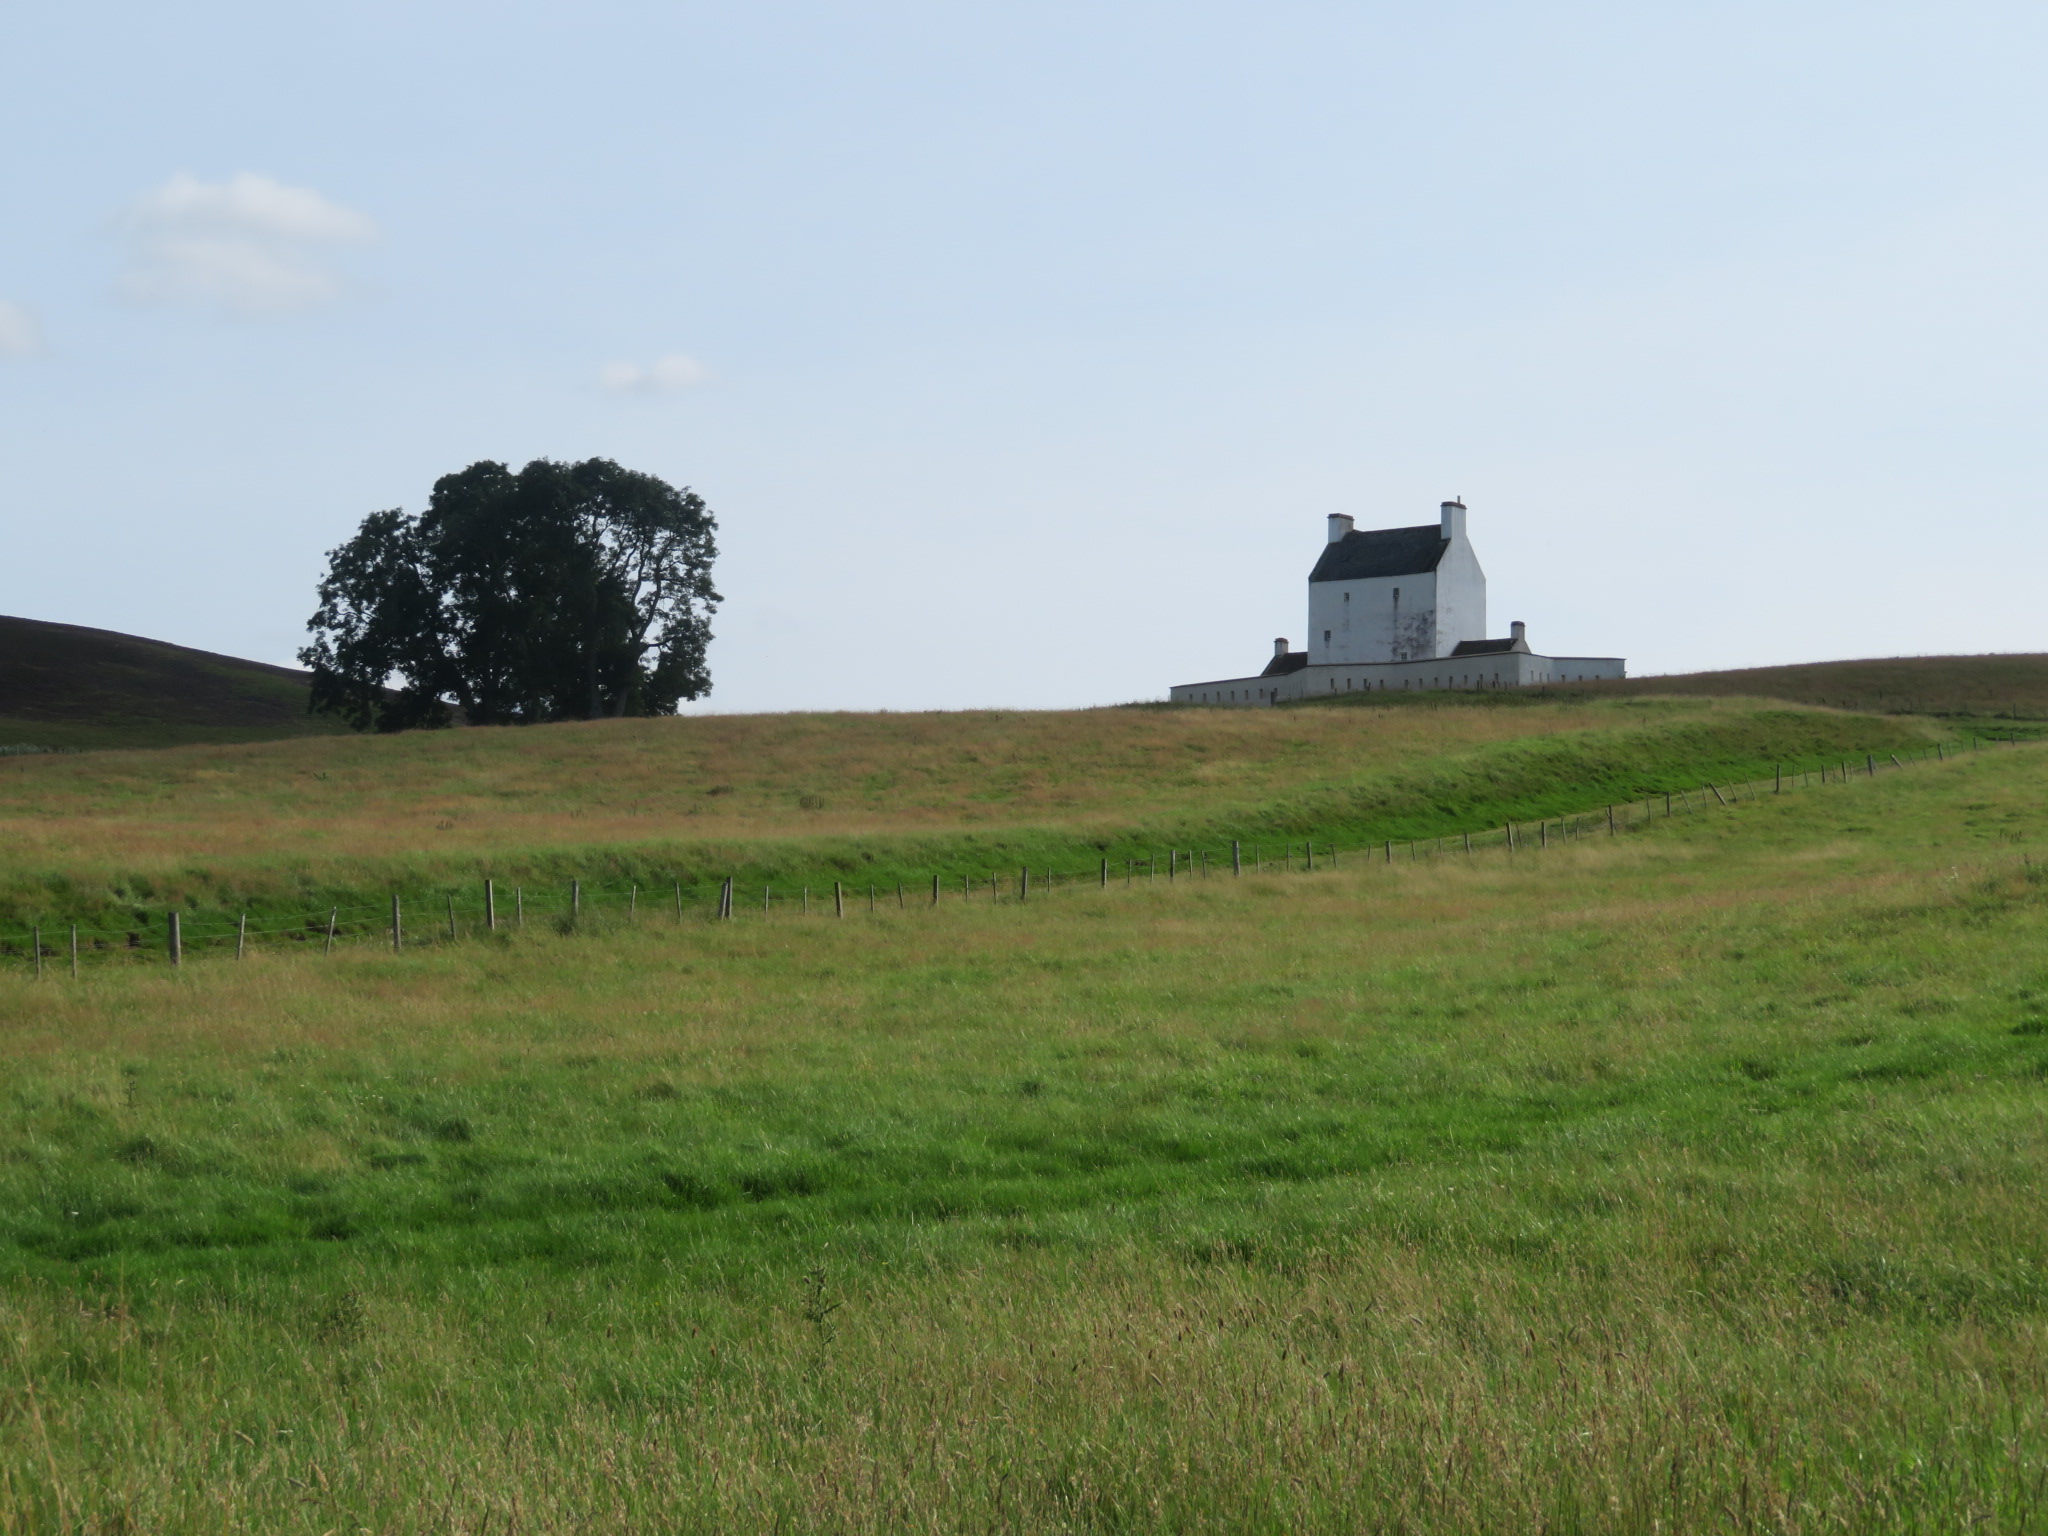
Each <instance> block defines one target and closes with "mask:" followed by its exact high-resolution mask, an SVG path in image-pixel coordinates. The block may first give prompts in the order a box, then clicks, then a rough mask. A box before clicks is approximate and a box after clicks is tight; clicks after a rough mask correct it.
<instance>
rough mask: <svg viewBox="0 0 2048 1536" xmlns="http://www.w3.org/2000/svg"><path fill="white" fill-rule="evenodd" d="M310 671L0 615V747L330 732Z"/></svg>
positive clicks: (335, 727) (156, 743)
mask: <svg viewBox="0 0 2048 1536" xmlns="http://www.w3.org/2000/svg"><path fill="white" fill-rule="evenodd" d="M308 676H309V674H307V673H304V672H295V671H293V670H291V669H290V668H288V667H273V666H267V665H265V664H264V663H262V662H257V661H243V660H240V659H239V658H237V657H233V656H216V655H214V654H213V653H212V652H211V651H195V650H190V649H188V648H187V647H185V646H182V645H168V644H166V643H165V642H163V641H161V640H145V639H142V638H140V637H138V636H135V635H122V634H115V633H114V632H113V631H111V630H104V629H86V628H83V627H81V626H79V625H76V624H47V623H43V622H41V621H40V620H36V619H19V618H10V617H7V616H5V615H0V746H22V745H33V746H40V747H46V748H53V749H85V748H108V747H161V746H173V745H177V744H179V743H184V742H222V741H273V740H276V739H278V738H280V737H290V736H319V735H333V734H336V733H338V732H340V731H341V730H343V729H345V728H344V727H343V726H341V725H340V724H339V723H338V722H336V721H334V720H331V719H327V718H324V717H320V716H314V715H309V714H307V713H306V698H307V692H306V690H307V681H308Z"/></svg>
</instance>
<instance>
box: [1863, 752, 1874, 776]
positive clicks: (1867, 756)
mask: <svg viewBox="0 0 2048 1536" xmlns="http://www.w3.org/2000/svg"><path fill="white" fill-rule="evenodd" d="M1863 766H1864V767H1865V768H1867V769H1868V770H1869V771H1870V776H1871V777H1872V778H1873V779H1874V778H1876V777H1877V758H1876V756H1875V755H1874V754H1873V753H1869V752H1866V753H1864V754H1863Z"/></svg>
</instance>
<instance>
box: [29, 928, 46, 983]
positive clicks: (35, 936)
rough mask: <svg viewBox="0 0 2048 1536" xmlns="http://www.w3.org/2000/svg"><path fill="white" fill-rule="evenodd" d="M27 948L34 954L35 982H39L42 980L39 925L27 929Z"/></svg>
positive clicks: (41, 950) (41, 948)
mask: <svg viewBox="0 0 2048 1536" xmlns="http://www.w3.org/2000/svg"><path fill="white" fill-rule="evenodd" d="M28 947H29V948H30V949H31V950H33V951H34V952H35V957H36V980H37V981H41V980H42V979H43V929H42V925H41V924H40V923H38V924H35V925H34V926H32V927H31V928H30V929H29V931H28Z"/></svg>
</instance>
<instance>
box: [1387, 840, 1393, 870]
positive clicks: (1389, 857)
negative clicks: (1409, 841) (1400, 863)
mask: <svg viewBox="0 0 2048 1536" xmlns="http://www.w3.org/2000/svg"><path fill="white" fill-rule="evenodd" d="M1387 862H1388V863H1389V864H1391V863H1393V862H1394V842H1393V839H1392V838H1389V839H1388V840H1387Z"/></svg>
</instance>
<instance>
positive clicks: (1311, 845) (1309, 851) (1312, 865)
mask: <svg viewBox="0 0 2048 1536" xmlns="http://www.w3.org/2000/svg"><path fill="white" fill-rule="evenodd" d="M1301 855H1302V857H1303V858H1304V859H1306V860H1307V861H1308V863H1307V868H1308V872H1309V873H1310V874H1314V873H1315V872H1316V845H1315V842H1314V840H1313V839H1311V840H1310V841H1308V842H1306V843H1303V844H1302V845H1301Z"/></svg>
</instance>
